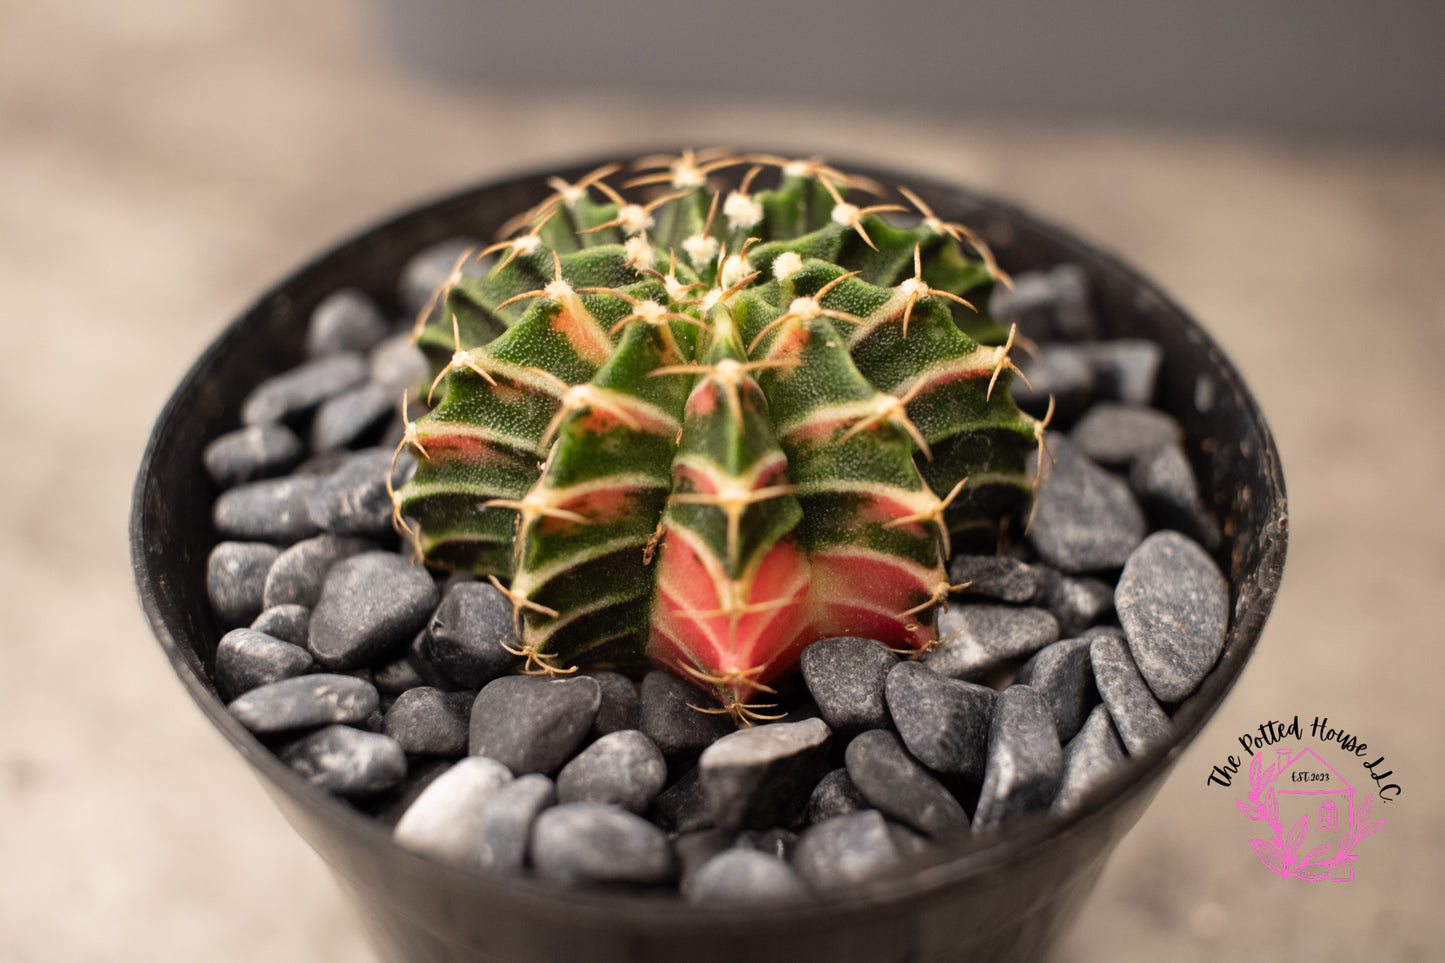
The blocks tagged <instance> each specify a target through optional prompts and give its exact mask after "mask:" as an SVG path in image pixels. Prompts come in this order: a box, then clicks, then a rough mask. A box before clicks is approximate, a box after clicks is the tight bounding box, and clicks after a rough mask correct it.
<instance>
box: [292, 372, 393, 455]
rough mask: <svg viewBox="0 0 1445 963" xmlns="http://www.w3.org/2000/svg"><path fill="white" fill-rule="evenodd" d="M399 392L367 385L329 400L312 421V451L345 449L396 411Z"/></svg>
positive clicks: (349, 390) (389, 388)
mask: <svg viewBox="0 0 1445 963" xmlns="http://www.w3.org/2000/svg"><path fill="white" fill-rule="evenodd" d="M400 401H401V392H399V391H397V390H395V389H393V388H392V387H391V386H390V385H384V384H378V383H377V382H375V381H367V382H364V383H362V384H359V385H357V386H356V387H355V388H350V389H347V390H346V391H343V392H342V393H341V394H339V395H337V396H335V397H334V398H328V399H327V400H326V401H325V402H323V403H322V405H321V407H320V408H318V409H317V410H316V417H315V418H313V419H312V421H311V450H312V451H328V450H330V449H332V448H345V447H347V446H349V445H353V444H355V443H356V440H357V439H358V438H360V437H362V436H363V435H365V434H366V433H367V431H369V430H370V429H372V428H376V427H377V426H378V425H380V424H381V422H382V421H383V420H385V418H386V417H387V416H388V415H390V414H391V413H392V412H394V411H396V410H397V405H398V404H399V403H400Z"/></svg>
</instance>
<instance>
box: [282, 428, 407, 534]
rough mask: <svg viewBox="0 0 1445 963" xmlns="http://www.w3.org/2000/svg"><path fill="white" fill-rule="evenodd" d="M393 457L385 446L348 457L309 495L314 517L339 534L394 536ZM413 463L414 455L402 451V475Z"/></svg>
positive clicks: (399, 468)
mask: <svg viewBox="0 0 1445 963" xmlns="http://www.w3.org/2000/svg"><path fill="white" fill-rule="evenodd" d="M391 460H392V452H390V451H387V450H386V449H384V448H369V449H366V450H365V451H359V452H357V453H355V454H354V455H352V456H351V457H350V458H348V459H347V460H346V461H345V463H343V464H342V466H341V467H340V468H338V469H337V470H336V471H334V472H332V473H331V474H330V475H327V476H326V477H325V478H324V480H323V481H322V483H321V484H320V485H319V486H317V488H316V490H315V491H314V492H312V494H311V495H310V497H308V498H307V500H306V510H307V511H308V512H309V513H310V514H311V521H312V522H313V523H314V524H315V525H316V527H317V528H320V529H322V530H324V531H328V532H331V533H333V534H336V535H370V536H390V535H391V533H392V531H393V529H392V524H391V514H392V502H391V492H389V491H387V487H386V485H387V476H388V473H390V471H391ZM411 463H412V459H411V455H409V454H408V453H406V452H402V453H401V455H400V457H399V458H398V459H397V473H398V475H399V474H400V473H401V472H403V470H404V469H405V468H407V467H409V466H410V465H411ZM392 477H393V480H394V481H395V480H396V478H397V476H396V475H393V476H392Z"/></svg>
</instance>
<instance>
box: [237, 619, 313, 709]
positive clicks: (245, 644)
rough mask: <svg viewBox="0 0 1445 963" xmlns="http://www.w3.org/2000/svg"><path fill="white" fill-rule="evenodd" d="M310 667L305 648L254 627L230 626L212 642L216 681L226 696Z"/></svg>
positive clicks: (311, 664) (304, 670)
mask: <svg viewBox="0 0 1445 963" xmlns="http://www.w3.org/2000/svg"><path fill="white" fill-rule="evenodd" d="M314 667H315V663H313V662H312V661H311V653H309V652H307V651H306V650H305V649H303V648H301V647H300V646H295V645H292V644H291V643H290V642H284V641H282V640H281V639H278V638H275V637H273V636H270V635H267V634H266V633H264V632H258V631H257V630H255V629H232V630H231V631H229V632H227V633H226V634H225V635H223V636H221V641H220V644H219V645H217V646H216V683H217V686H218V687H219V688H220V690H221V695H222V697H224V698H226V699H228V700H229V699H235V698H236V697H237V696H240V695H243V694H244V693H247V692H250V691H251V690H252V689H258V688H260V687H261V686H263V685H269V684H271V683H272V682H280V681H281V680H282V679H290V678H293V677H295V676H298V675H305V674H306V673H307V672H309V671H311V669H312V668H314Z"/></svg>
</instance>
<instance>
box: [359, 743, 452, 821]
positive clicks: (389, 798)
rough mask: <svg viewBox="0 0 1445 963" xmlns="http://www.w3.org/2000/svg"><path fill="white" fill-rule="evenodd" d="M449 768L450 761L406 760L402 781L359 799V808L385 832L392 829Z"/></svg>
mask: <svg viewBox="0 0 1445 963" xmlns="http://www.w3.org/2000/svg"><path fill="white" fill-rule="evenodd" d="M451 766H452V760H450V759H436V758H427V757H424V756H423V757H419V758H415V759H408V760H407V761H406V778H405V779H404V780H402V782H401V784H400V785H398V786H394V787H393V788H391V789H390V790H388V791H386V792H384V793H381V794H379V795H376V796H373V797H371V798H370V799H366V800H361V801H360V804H361V807H362V809H363V810H364V811H365V812H367V813H370V814H371V816H372V818H373V819H375V820H376V821H377V822H378V823H380V824H381V825H382V826H383V827H385V829H386V831H387V832H391V831H392V830H393V829H395V828H396V824H397V822H398V821H400V819H401V817H402V815H403V814H405V813H406V811H407V810H408V809H410V808H411V804H412V803H414V802H416V801H417V798H418V797H420V796H421V794H422V793H424V792H426V788H427V787H428V786H430V785H431V784H432V783H433V782H434V781H436V779H437V778H438V777H439V776H441V775H442V773H444V772H446V771H447V770H448V769H450V768H451Z"/></svg>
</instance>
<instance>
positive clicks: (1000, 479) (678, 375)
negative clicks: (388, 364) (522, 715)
mask: <svg viewBox="0 0 1445 963" xmlns="http://www.w3.org/2000/svg"><path fill="white" fill-rule="evenodd" d="M744 164H749V165H751V166H749V167H748V168H747V171H746V174H745V175H744V176H743V177H742V178H741V179H740V180H739V179H736V178H734V179H733V184H734V185H735V186H734V187H733V188H732V190H731V191H729V192H727V193H726V196H724V192H723V191H721V190H717V191H713V190H709V186H708V180H709V179H710V178H711V179H714V180H717V179H720V177H725V176H727V175H719V174H718V173H717V172H718V171H722V170H724V169H733V171H734V172H736V170H738V169H741V165H744ZM653 165H656V166H659V167H662V168H664V169H663V170H662V171H661V172H660V173H657V174H649V175H644V176H642V177H640V178H637V179H636V180H634V181H633V182H631V185H630V186H631V187H632V189H633V190H635V191H647V190H651V191H653V192H656V194H655V196H651V198H650V199H647V200H645V201H631V200H628V199H627V198H625V197H624V196H623V195H622V194H620V193H619V191H618V189H617V188H615V187H613V186H611V185H610V184H609V183H608V182H607V180H606V178H608V177H610V176H611V175H613V174H614V173H616V170H617V168H616V167H609V168H604V169H603V170H601V171H597V172H594V174H593V175H590V176H589V177H588V178H585V179H584V180H583V181H582V182H579V183H578V184H566V183H565V182H561V181H556V182H555V184H554V186H555V187H556V191H557V192H556V194H555V195H553V197H551V198H549V199H548V200H546V201H544V202H543V203H542V204H540V205H538V207H536V208H534V209H533V210H531V211H529V212H526V213H525V214H524V215H522V216H521V217H519V218H518V219H517V220H516V221H514V222H513V223H512V224H510V225H509V226H508V228H507V230H508V231H510V232H511V233H513V235H514V236H513V237H511V238H510V239H509V240H506V241H503V242H500V243H499V244H497V245H494V246H493V248H490V249H488V250H487V251H486V252H483V253H484V254H486V255H487V256H490V257H493V258H495V266H494V267H493V269H492V270H491V271H490V272H489V273H488V274H487V276H485V277H470V276H463V275H462V274H461V272H460V270H458V271H457V272H456V273H455V274H454V276H453V278H452V279H451V281H450V282H449V283H448V285H447V286H446V287H445V288H444V289H443V290H442V291H441V292H439V296H438V299H437V303H436V304H435V305H433V306H431V307H430V308H429V309H428V311H427V312H424V314H423V317H422V318H420V319H418V327H417V337H418V340H419V343H420V344H421V345H422V347H423V348H424V350H426V351H427V353H428V355H429V357H430V358H431V359H432V361H433V363H434V365H435V369H436V371H437V379H436V382H435V383H434V385H433V393H434V395H436V396H437V397H435V398H434V399H433V400H435V401H436V406H435V407H434V408H433V409H432V410H431V411H430V412H429V413H428V414H426V415H424V416H423V417H421V418H420V419H418V420H417V421H416V422H415V423H413V424H412V425H411V426H409V428H408V431H407V435H406V439H405V440H404V441H403V445H407V446H410V448H411V449H412V450H413V452H414V453H415V454H416V455H417V461H418V468H417V472H416V475H415V477H414V478H413V479H412V480H411V481H409V482H408V483H407V484H406V485H405V486H404V487H403V488H402V489H401V490H400V491H399V492H398V493H397V495H396V504H397V517H398V519H399V521H400V522H401V524H402V525H403V526H404V529H405V531H406V532H407V534H408V535H409V537H411V538H412V540H413V541H414V543H415V545H416V547H417V549H418V551H419V552H420V553H421V554H423V555H425V556H426V557H427V558H428V559H429V560H431V561H433V562H436V563H441V564H447V565H453V566H457V567H461V568H466V569H470V570H472V571H475V572H477V573H478V574H481V575H487V576H491V577H492V578H493V579H494V580H495V581H496V582H497V584H498V585H499V586H503V587H504V588H505V590H506V591H508V592H509V594H510V595H511V597H512V600H513V605H514V608H515V611H516V613H517V618H518V621H519V624H520V626H521V629H522V632H521V637H522V639H523V651H524V652H525V654H526V655H527V656H528V657H529V662H528V665H529V667H531V668H533V669H534V670H535V671H548V672H555V671H566V670H568V669H569V668H570V667H572V666H575V665H578V664H581V663H584V662H592V663H605V664H611V665H617V666H621V667H623V668H627V669H640V668H642V667H644V666H645V665H646V664H647V662H648V659H649V657H650V659H651V660H653V661H655V662H658V663H661V664H663V665H665V666H668V667H670V668H672V669H674V670H675V671H678V672H680V673H681V674H684V675H687V676H689V677H691V678H693V679H694V680H696V681H698V682H699V683H700V684H702V685H704V686H705V687H707V688H709V689H710V690H711V691H712V693H713V694H714V695H715V696H716V698H717V700H718V702H719V704H720V705H719V707H718V710H717V711H724V710H725V711H729V712H731V713H733V714H734V715H735V716H737V717H739V718H743V719H746V718H752V717H757V716H758V715H759V713H758V712H757V709H758V707H759V700H760V698H761V697H760V696H759V693H760V692H763V693H765V692H767V691H769V689H768V685H767V683H768V681H769V680H770V679H771V678H773V677H774V676H775V675H777V674H778V673H779V672H781V671H783V670H785V669H786V668H788V667H789V666H791V665H792V664H794V663H795V662H796V659H797V656H798V655H799V654H800V652H801V650H802V648H803V647H804V646H806V645H807V644H809V643H810V642H812V641H814V640H816V639H818V638H823V637H826V636H830V635H863V636H868V637H871V638H876V639H879V640H881V641H883V642H885V643H886V644H888V645H890V646H894V647H898V648H902V649H913V650H917V649H923V648H926V647H927V646H929V645H930V644H931V643H932V642H933V641H934V640H935V638H936V632H935V620H936V611H937V606H938V604H939V603H940V602H941V601H942V600H943V599H944V598H945V596H946V594H947V590H948V584H947V577H946V573H945V562H946V561H947V555H948V545H949V533H950V531H957V530H959V529H963V528H967V527H970V526H975V525H994V524H997V522H998V520H999V519H1000V518H1001V517H1003V516H1005V515H1008V514H1010V513H1016V512H1018V511H1019V509H1020V508H1021V507H1022V506H1023V504H1024V503H1025V502H1026V500H1027V498H1028V496H1029V494H1030V492H1031V486H1032V479H1031V478H1029V477H1028V476H1027V475H1026V473H1025V471H1024V460H1025V457H1026V455H1027V453H1028V451H1029V450H1030V449H1031V448H1032V447H1033V446H1034V445H1035V444H1036V442H1037V440H1038V437H1039V434H1040V432H1039V431H1038V423H1037V422H1036V421H1034V420H1033V419H1032V418H1030V417H1029V416H1028V415H1025V414H1022V413H1020V412H1019V411H1018V409H1017V408H1016V407H1015V406H1014V404H1013V402H1012V401H1011V400H1010V397H1009V392H1008V385H1009V380H1010V378H1011V374H1012V371H1011V368H1012V365H1011V362H1009V360H1008V350H1009V345H1008V344H1007V343H1005V344H998V343H997V342H1000V341H1003V340H1004V337H1005V335H1006V333H1005V332H1002V331H1000V330H999V328H998V326H997V325H996V324H994V323H993V322H992V321H990V320H989V319H988V318H986V317H980V316H978V315H977V314H975V313H974V312H973V309H972V305H970V304H968V302H967V301H965V300H964V295H965V294H968V293H969V292H976V295H977V296H986V294H987V287H988V286H989V285H990V284H992V283H995V282H997V281H999V280H1004V281H1006V276H1004V275H1002V272H1001V271H999V270H998V269H997V267H996V266H995V265H994V264H993V261H992V257H991V255H990V254H989V252H988V251H987V248H985V247H984V246H983V245H982V243H981V242H980V241H978V240H977V239H976V238H974V237H973V236H972V235H971V234H969V233H968V232H967V231H966V229H964V228H962V227H960V226H958V225H952V224H945V223H943V222H941V221H940V220H939V219H938V218H936V217H935V216H934V215H933V212H932V211H931V210H929V209H928V208H927V207H926V206H925V205H923V203H922V202H921V201H919V200H918V199H917V198H916V197H914V196H913V195H912V194H908V193H907V192H906V191H905V192H904V193H905V195H906V197H907V199H908V200H909V201H911V202H912V203H913V204H914V206H915V208H916V210H917V214H916V215H914V216H912V217H908V216H906V213H905V212H907V210H908V209H907V208H903V207H901V206H898V205H876V206H874V207H862V208H860V207H858V206H856V205H855V204H853V203H851V202H850V201H849V200H847V196H849V195H850V194H851V193H853V192H855V190H856V187H857V186H859V185H860V184H863V182H859V181H856V180H853V179H850V178H847V177H846V176H844V175H842V174H840V173H838V172H837V171H834V170H832V169H831V168H828V167H826V166H824V165H823V164H821V163H820V162H817V161H808V162H785V161H782V160H781V159H777V158H771V157H758V158H734V157H727V156H719V155H717V154H712V155H709V154H699V155H694V154H692V153H690V152H688V153H684V154H683V155H682V156H681V157H678V158H660V159H650V160H647V159H645V160H644V162H643V163H642V166H643V167H644V169H646V168H648V167H650V166H653ZM770 169H779V174H778V176H777V178H776V186H774V187H771V188H768V189H760V190H755V191H754V190H752V187H753V184H754V181H755V180H756V179H757V178H758V176H759V174H760V173H765V172H767V171H768V170H770ZM868 186H870V187H871V185H868ZM894 211H897V212H899V213H900V214H905V216H902V217H895V218H894V219H893V220H884V218H883V217H882V216H881V215H882V214H884V213H890V212H894ZM919 215H921V216H919ZM965 244H967V245H968V247H969V249H971V250H973V251H974V252H975V253H977V254H979V255H980V257H981V260H974V259H971V258H970V257H968V256H967V255H966V253H965ZM458 267H459V268H460V265H459V266H458ZM988 342H993V343H988Z"/></svg>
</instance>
